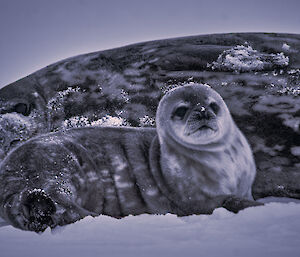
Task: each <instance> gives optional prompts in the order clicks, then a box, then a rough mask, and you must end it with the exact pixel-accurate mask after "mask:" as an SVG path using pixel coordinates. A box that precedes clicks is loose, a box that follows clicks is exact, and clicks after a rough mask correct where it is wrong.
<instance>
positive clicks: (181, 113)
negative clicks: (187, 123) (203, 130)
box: [172, 106, 189, 120]
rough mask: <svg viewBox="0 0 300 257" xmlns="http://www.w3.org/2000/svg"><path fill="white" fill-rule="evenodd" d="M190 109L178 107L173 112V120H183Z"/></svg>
mask: <svg viewBox="0 0 300 257" xmlns="http://www.w3.org/2000/svg"><path fill="white" fill-rule="evenodd" d="M188 109H189V108H188V107H186V106H180V107H178V108H177V109H176V110H175V111H174V112H173V115H172V118H174V117H176V118H179V119H181V120H182V119H183V118H184V116H185V114H186V112H187V111H188Z"/></svg>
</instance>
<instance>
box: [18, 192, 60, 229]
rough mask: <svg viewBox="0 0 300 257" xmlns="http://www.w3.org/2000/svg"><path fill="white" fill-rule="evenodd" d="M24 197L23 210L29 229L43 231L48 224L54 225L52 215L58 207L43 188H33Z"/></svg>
mask: <svg viewBox="0 0 300 257" xmlns="http://www.w3.org/2000/svg"><path fill="white" fill-rule="evenodd" d="M22 198H23V199H22V203H21V204H22V211H23V215H24V218H25V219H26V220H27V228H28V230H32V231H35V232H43V231H44V230H45V229H46V228H47V227H48V226H49V227H51V226H52V225H54V222H53V219H52V217H51V216H52V215H53V214H54V213H55V212H56V207H55V204H54V202H53V201H52V199H51V198H50V197H49V196H48V195H47V194H46V193H45V192H44V191H43V190H41V189H34V190H31V191H29V192H27V193H25V195H23V197H22Z"/></svg>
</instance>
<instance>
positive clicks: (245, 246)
mask: <svg viewBox="0 0 300 257" xmlns="http://www.w3.org/2000/svg"><path fill="white" fill-rule="evenodd" d="M276 201H277V202H276ZM299 213H300V201H299V200H298V201H297V200H292V199H281V202H278V199H274V198H269V199H268V203H267V204H266V205H265V206H262V207H255V208H248V209H246V210H244V211H241V212H240V213H239V214H233V213H230V212H228V211H226V210H225V209H223V208H220V209H217V210H215V212H214V213H213V215H199V216H189V217H184V218H178V217H176V216H175V215H165V216H161V215H140V216H137V217H132V216H131V217H127V218H124V219H121V220H117V219H113V218H110V217H106V216H100V217H97V218H91V217H87V218H85V219H83V220H81V221H79V222H77V223H75V224H72V225H68V226H65V227H63V228H59V229H55V230H54V231H50V230H46V231H45V232H44V233H43V234H40V235H39V234H36V233H34V232H24V231H20V230H18V229H15V228H13V227H11V226H2V227H1V228H0V255H1V256H3V257H13V256H18V257H20V256H22V257H25V256H31V257H34V256H40V257H47V256H51V257H52V256H62V257H68V256H72V257H76V256H78V257H79V256H80V257H82V256H85V257H89V256H109V257H113V256H122V257H126V256H137V257H143V256H164V257H167V256H172V257H176V256H186V257H193V256H197V257H199V256H205V257H210V256H222V257H225V256H230V257H233V256H243V257H247V256H251V257H254V256H255V257H257V256H272V257H276V256H281V257H282V256H289V257H292V256H299V252H300V237H299V233H300V221H299Z"/></svg>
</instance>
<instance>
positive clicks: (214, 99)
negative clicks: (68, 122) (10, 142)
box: [0, 85, 256, 231]
mask: <svg viewBox="0 0 300 257" xmlns="http://www.w3.org/2000/svg"><path fill="white" fill-rule="evenodd" d="M156 121H157V129H152V128H116V127H114V128H113V127H102V128H100V127H99V128H81V129H72V130H69V131H67V132H65V133H52V134H48V135H44V136H41V137H38V138H35V139H31V140H29V141H27V142H26V143H25V144H23V145H21V146H20V147H18V148H16V149H15V150H13V151H12V152H10V154H9V155H8V156H7V157H6V158H5V160H4V161H3V163H2V166H1V174H0V183H1V187H0V202H1V208H0V215H1V216H2V217H3V218H5V219H6V220H8V221H10V222H11V223H12V224H13V225H14V226H16V227H19V228H21V229H26V230H34V231H43V230H45V229H46V228H47V227H48V226H50V227H55V226H56V225H64V224H67V223H71V222H74V221H76V220H78V219H80V218H82V217H84V216H87V215H94V216H96V215H99V214H105V215H110V216H113V217H123V216H126V215H129V214H133V215H138V214H141V213H155V214H165V213H174V214H178V215H189V214H200V213H211V212H212V211H213V210H214V209H215V208H217V207H221V206H223V207H225V208H228V209H230V210H232V211H238V210H239V209H242V208H245V207H247V206H251V205H256V203H255V202H254V201H251V200H252V196H251V186H252V183H253V180H254V177H255V172H256V170H255V164H254V160H253V157H252V153H251V150H250V147H249V145H248V143H247V141H246V139H245V138H244V136H243V134H242V133H241V132H240V130H239V129H238V128H237V126H236V125H235V123H234V122H233V120H232V118H231V116H230V113H229V111H228V109H227V107H226V105H225V103H224V101H223V99H222V98H221V97H220V95H218V94H217V93H216V92H215V91H214V90H212V89H211V88H209V87H207V86H203V85H193V86H191V85H189V86H184V87H181V88H177V89H174V90H172V91H170V92H168V93H167V94H166V95H165V96H164V97H163V98H162V100H161V101H160V104H159V107H158V110H157V117H156Z"/></svg>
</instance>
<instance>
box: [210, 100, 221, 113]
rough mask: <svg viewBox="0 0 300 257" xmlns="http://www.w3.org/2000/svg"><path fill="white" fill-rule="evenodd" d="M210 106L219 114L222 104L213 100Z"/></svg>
mask: <svg viewBox="0 0 300 257" xmlns="http://www.w3.org/2000/svg"><path fill="white" fill-rule="evenodd" d="M209 107H210V108H211V109H212V110H213V112H214V113H215V114H216V115H217V114H218V113H219V111H220V106H219V105H218V104H217V103H216V102H212V103H211V104H210V105H209Z"/></svg>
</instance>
